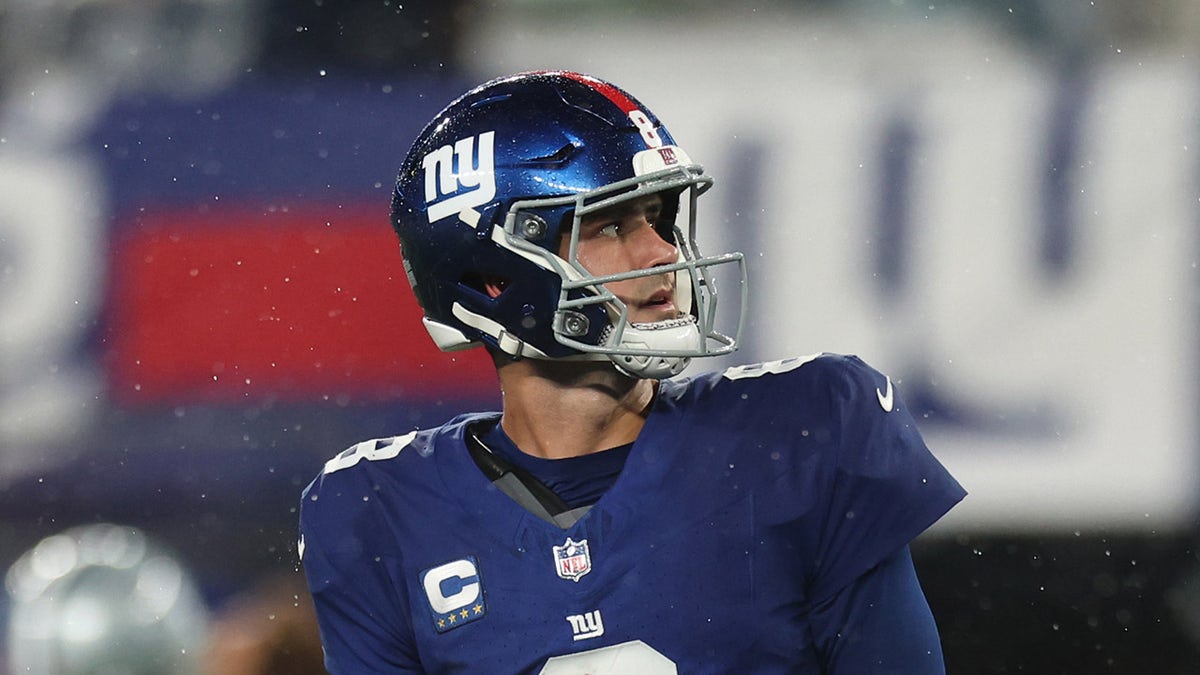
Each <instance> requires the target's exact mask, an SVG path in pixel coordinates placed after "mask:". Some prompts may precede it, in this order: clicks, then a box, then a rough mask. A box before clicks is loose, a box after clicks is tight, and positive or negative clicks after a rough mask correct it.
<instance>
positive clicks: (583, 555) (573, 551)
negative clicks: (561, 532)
mask: <svg viewBox="0 0 1200 675" xmlns="http://www.w3.org/2000/svg"><path fill="white" fill-rule="evenodd" d="M554 568H555V570H557V571H558V576H560V577H562V578H563V579H570V580H571V581H579V578H580V577H582V576H583V575H585V574H587V573H588V572H591V571H592V556H591V555H589V554H588V543H587V539H581V540H579V541H571V538H570V537H567V543H565V544H563V545H562V546H555V547H554Z"/></svg>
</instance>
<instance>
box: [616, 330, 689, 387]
mask: <svg viewBox="0 0 1200 675" xmlns="http://www.w3.org/2000/svg"><path fill="white" fill-rule="evenodd" d="M609 330H610V331H611V328H610V329H609ZM607 337H608V335H607V334H606V335H605V338H607ZM620 338H621V339H620V342H619V343H618V346H619V347H620V348H621V349H624V350H635V351H636V350H645V351H650V352H664V351H667V352H699V351H700V347H701V343H702V341H703V338H702V337H701V336H700V329H699V327H697V326H696V317H694V316H692V315H690V314H689V315H687V316H683V317H680V318H678V319H667V320H665V321H655V322H652V323H631V324H629V325H627V326H625V330H624V331H622V332H621V336H620ZM609 359H611V360H612V362H613V365H615V366H616V367H617V370H619V371H621V372H622V373H625V374H626V375H629V376H630V377H637V378H647V379H651V380H662V379H666V378H668V377H674V376H676V375H678V374H679V373H681V372H683V369H684V368H687V367H688V364H689V363H691V362H692V358H691V357H690V356H658V355H651V354H645V355H642V354H609Z"/></svg>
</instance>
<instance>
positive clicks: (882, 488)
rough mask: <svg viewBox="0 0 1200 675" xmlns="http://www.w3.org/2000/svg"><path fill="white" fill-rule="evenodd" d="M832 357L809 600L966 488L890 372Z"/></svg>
mask: <svg viewBox="0 0 1200 675" xmlns="http://www.w3.org/2000/svg"><path fill="white" fill-rule="evenodd" d="M832 364H836V365H837V366H838V367H835V368H832V369H831V374H830V382H829V392H830V396H831V399H832V400H831V402H830V410H831V412H832V414H833V418H834V419H833V420H832V431H833V435H834V443H833V444H832V446H831V447H832V452H833V454H832V456H830V457H827V458H826V461H827V462H829V463H831V464H832V467H831V468H830V470H829V471H828V473H827V475H828V476H830V480H829V481H828V482H827V483H826V484H825V485H824V486H823V490H824V491H826V494H825V495H824V499H823V500H821V501H822V503H823V506H822V507H820V513H821V522H820V529H819V531H820V534H819V539H818V541H817V556H816V557H817V561H818V562H817V566H816V569H815V570H814V572H815V573H814V575H813V576H812V578H811V579H810V586H809V598H810V599H811V600H812V601H814V602H820V601H822V600H824V599H826V598H829V597H831V596H833V595H834V594H835V593H837V592H838V591H840V590H841V589H843V588H844V587H846V586H847V585H848V584H850V583H851V582H852V581H854V580H855V579H857V578H858V577H860V576H862V575H863V574H865V573H867V572H868V571H869V570H871V569H872V568H874V567H875V566H877V565H878V564H880V563H881V562H883V561H884V560H886V559H888V558H889V557H890V556H892V555H893V554H895V553H896V551H898V550H900V549H901V548H903V547H905V546H906V545H907V544H908V543H909V542H910V541H911V540H912V539H913V538H915V537H916V536H917V535H918V534H920V533H921V532H923V531H924V530H925V529H927V528H928V527H929V526H930V525H932V524H933V523H934V522H936V521H937V520H938V519H939V518H941V517H942V516H943V515H944V514H945V513H946V512H947V511H949V510H950V508H951V507H953V506H954V505H955V504H956V503H958V502H959V501H960V500H961V499H963V497H964V496H965V495H966V491H965V490H963V488H962V486H960V485H959V484H958V482H957V481H956V480H955V479H954V478H953V476H951V475H950V473H949V472H948V471H947V470H946V469H945V467H943V466H942V464H941V463H940V462H939V461H938V460H937V458H936V457H934V455H933V453H931V452H930V451H929V448H928V447H926V445H925V441H924V440H923V439H922V438H921V435H920V433H919V432H918V430H917V425H916V422H915V420H914V419H913V416H912V415H911V413H910V412H909V410H908V409H907V407H906V406H905V405H904V403H903V401H902V400H901V398H900V395H899V392H898V390H897V389H896V385H895V383H894V382H892V380H891V379H890V378H888V377H886V376H884V375H883V374H881V373H879V372H877V371H876V370H874V369H872V368H871V367H870V366H868V365H866V364H865V363H863V362H862V361H861V360H859V359H858V358H856V357H835V358H834V359H833V360H832Z"/></svg>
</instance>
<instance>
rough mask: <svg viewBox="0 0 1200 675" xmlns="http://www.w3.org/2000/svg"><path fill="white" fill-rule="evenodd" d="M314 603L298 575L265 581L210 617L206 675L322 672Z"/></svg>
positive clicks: (303, 674)
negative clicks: (212, 617)
mask: <svg viewBox="0 0 1200 675" xmlns="http://www.w3.org/2000/svg"><path fill="white" fill-rule="evenodd" d="M322 658H323V657H322V653H321V640H320V636H319V635H318V633H317V618H316V615H315V614H314V613H313V608H312V600H311V598H310V596H309V595H308V590H307V589H306V588H305V586H304V579H303V577H301V576H300V574H299V573H297V572H285V573H280V574H278V575H276V576H273V577H271V578H268V579H267V580H265V581H263V582H262V583H260V584H258V585H257V586H256V587H254V588H251V589H249V590H248V591H246V592H245V593H243V594H242V595H240V596H238V597H235V598H234V599H233V600H232V601H230V602H229V603H227V604H226V605H225V606H224V608H223V609H222V610H221V611H220V612H219V613H218V614H217V615H216V616H215V617H214V620H213V623H212V625H211V630H210V646H209V650H208V655H207V659H206V662H205V663H206V669H207V672H208V673H209V674H210V675H309V674H310V673H311V674H313V675H318V674H321V673H324V672H325V667H324V665H323V663H322Z"/></svg>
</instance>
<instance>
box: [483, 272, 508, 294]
mask: <svg viewBox="0 0 1200 675" xmlns="http://www.w3.org/2000/svg"><path fill="white" fill-rule="evenodd" d="M506 288H508V279H503V278H501V277H492V276H489V277H484V279H483V290H484V292H485V293H487V294H488V297H489V298H493V299H495V298H498V297H500V294H501V293H503V292H504V289H506Z"/></svg>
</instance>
